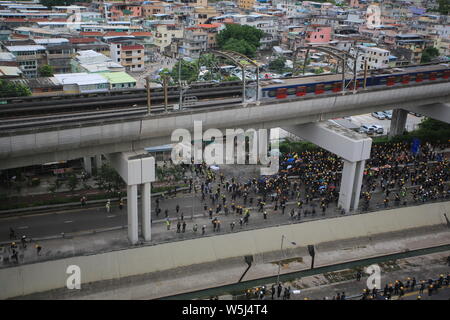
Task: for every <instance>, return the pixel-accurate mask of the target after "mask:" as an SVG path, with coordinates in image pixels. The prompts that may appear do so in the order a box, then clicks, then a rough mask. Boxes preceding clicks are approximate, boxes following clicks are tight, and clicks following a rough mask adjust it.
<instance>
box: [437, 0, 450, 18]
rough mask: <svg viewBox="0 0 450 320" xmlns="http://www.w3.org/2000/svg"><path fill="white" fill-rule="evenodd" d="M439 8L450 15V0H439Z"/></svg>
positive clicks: (441, 12) (440, 11) (441, 11)
mask: <svg viewBox="0 0 450 320" xmlns="http://www.w3.org/2000/svg"><path fill="white" fill-rule="evenodd" d="M438 4H439V8H438V11H439V13H440V14H443V15H448V12H449V10H450V1H448V0H438Z"/></svg>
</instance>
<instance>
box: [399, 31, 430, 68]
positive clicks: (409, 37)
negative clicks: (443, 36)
mask: <svg viewBox="0 0 450 320" xmlns="http://www.w3.org/2000/svg"><path fill="white" fill-rule="evenodd" d="M430 43H431V41H430V40H426V39H425V38H424V36H422V35H419V34H398V35H397V36H396V37H395V46H396V47H401V48H405V49H409V50H411V51H412V52H413V54H412V56H411V61H410V62H411V63H412V64H419V63H420V61H421V59H422V52H423V50H424V49H425V48H426V47H427V46H428V45H429V44H430Z"/></svg>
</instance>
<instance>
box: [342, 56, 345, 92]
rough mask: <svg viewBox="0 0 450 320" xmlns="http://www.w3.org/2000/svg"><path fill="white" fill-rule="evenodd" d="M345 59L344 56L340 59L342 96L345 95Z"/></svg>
mask: <svg viewBox="0 0 450 320" xmlns="http://www.w3.org/2000/svg"><path fill="white" fill-rule="evenodd" d="M345 58H346V56H345V55H344V57H343V58H342V95H344V94H345V62H346V61H345V60H346V59H345Z"/></svg>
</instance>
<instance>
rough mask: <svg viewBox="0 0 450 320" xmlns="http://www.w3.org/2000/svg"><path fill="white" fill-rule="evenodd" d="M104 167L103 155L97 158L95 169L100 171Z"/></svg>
mask: <svg viewBox="0 0 450 320" xmlns="http://www.w3.org/2000/svg"><path fill="white" fill-rule="evenodd" d="M101 167H102V155H101V154H100V155H97V156H95V168H96V169H97V170H99V169H100V168H101Z"/></svg>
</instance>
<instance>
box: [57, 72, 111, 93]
mask: <svg viewBox="0 0 450 320" xmlns="http://www.w3.org/2000/svg"><path fill="white" fill-rule="evenodd" d="M55 78H56V79H58V81H59V82H60V83H61V84H62V85H63V87H64V93H93V92H106V91H108V90H109V83H108V80H107V79H106V78H104V77H102V76H101V75H100V74H96V73H66V74H55Z"/></svg>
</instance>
